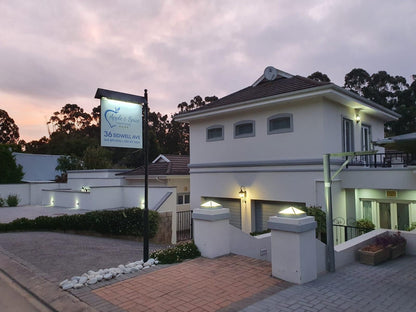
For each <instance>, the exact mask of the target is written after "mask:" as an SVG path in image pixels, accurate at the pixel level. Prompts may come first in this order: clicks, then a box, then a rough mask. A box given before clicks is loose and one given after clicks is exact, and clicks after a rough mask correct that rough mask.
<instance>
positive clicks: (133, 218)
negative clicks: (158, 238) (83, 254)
mask: <svg viewBox="0 0 416 312" xmlns="http://www.w3.org/2000/svg"><path fill="white" fill-rule="evenodd" d="M143 212H144V211H143V210H142V209H140V208H128V209H123V210H101V211H100V210H97V211H91V212H87V213H85V214H74V215H63V216H57V217H48V216H40V217H37V218H36V219H27V218H20V219H16V220H14V221H12V222H10V223H0V232H12V231H89V232H97V233H100V234H110V235H125V236H136V237H142V236H143V232H142V229H143ZM158 223H159V214H158V213H157V212H155V211H149V237H153V236H155V234H156V232H157V228H158Z"/></svg>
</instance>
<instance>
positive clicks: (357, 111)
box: [355, 109, 361, 123]
mask: <svg viewBox="0 0 416 312" xmlns="http://www.w3.org/2000/svg"><path fill="white" fill-rule="evenodd" d="M360 121H361V116H360V110H359V109H356V110H355V122H356V123H359V122H360Z"/></svg>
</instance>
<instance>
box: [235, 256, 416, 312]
mask: <svg viewBox="0 0 416 312" xmlns="http://www.w3.org/2000/svg"><path fill="white" fill-rule="evenodd" d="M415 289H416V257H414V256H406V257H401V258H399V259H395V260H394V261H388V262H385V263H383V264H381V265H378V266H367V265H363V264H360V263H353V264H351V265H348V266H346V267H344V268H341V269H338V270H337V271H336V272H335V273H328V274H325V275H323V276H321V277H320V278H318V279H317V280H315V281H313V282H310V283H307V284H305V285H296V286H293V287H290V288H288V289H285V290H283V291H280V292H278V293H275V294H273V295H272V296H269V297H268V298H266V299H263V300H260V301H258V302H256V303H254V304H252V305H250V306H248V307H246V308H245V309H242V311H244V312H260V311H262V312H267V311H285V312H293V311H297V312H302V311H305V312H306V311H307V312H318V311H348V312H350V311H351V312H355V311H357V312H358V311H360V312H366V311H377V312H379V311H380V312H384V311H385V312H387V311H389V312H391V311H397V312H413V311H416V291H415Z"/></svg>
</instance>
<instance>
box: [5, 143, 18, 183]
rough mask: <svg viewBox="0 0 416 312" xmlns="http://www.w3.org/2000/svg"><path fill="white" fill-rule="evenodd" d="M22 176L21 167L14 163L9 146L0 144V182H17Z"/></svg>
mask: <svg viewBox="0 0 416 312" xmlns="http://www.w3.org/2000/svg"><path fill="white" fill-rule="evenodd" d="M23 176H24V173H23V168H22V166H21V165H17V164H16V159H15V157H14V156H13V154H12V150H11V148H10V147H9V146H7V145H1V144H0V184H7V183H19V182H21V181H22V179H23Z"/></svg>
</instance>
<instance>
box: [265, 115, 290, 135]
mask: <svg viewBox="0 0 416 312" xmlns="http://www.w3.org/2000/svg"><path fill="white" fill-rule="evenodd" d="M285 132H293V117H292V114H278V115H274V116H271V117H269V118H267V134H275V133H285Z"/></svg>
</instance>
